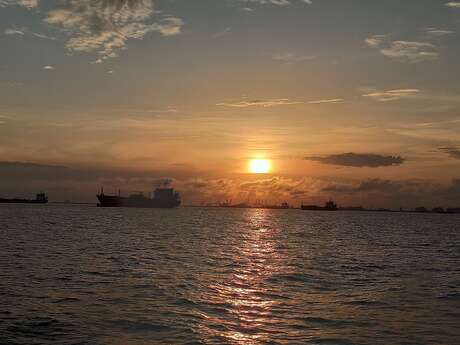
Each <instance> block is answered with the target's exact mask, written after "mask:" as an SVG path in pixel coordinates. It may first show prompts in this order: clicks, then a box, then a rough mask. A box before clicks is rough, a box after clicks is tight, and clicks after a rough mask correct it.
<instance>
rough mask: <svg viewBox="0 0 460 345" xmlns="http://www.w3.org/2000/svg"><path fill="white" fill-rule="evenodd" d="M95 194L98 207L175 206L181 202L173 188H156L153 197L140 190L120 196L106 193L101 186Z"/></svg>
mask: <svg viewBox="0 0 460 345" xmlns="http://www.w3.org/2000/svg"><path fill="white" fill-rule="evenodd" d="M96 196H97V199H98V200H99V203H98V204H97V206H98V207H134V208H175V207H179V205H180V204H181V200H180V196H179V193H177V192H175V191H174V189H173V188H156V189H155V190H154V191H153V198H148V197H145V196H144V194H143V193H142V192H140V193H137V194H131V195H130V196H129V197H122V196H121V195H120V192H118V195H108V194H105V193H104V189H103V188H101V192H100V194H98V195H96Z"/></svg>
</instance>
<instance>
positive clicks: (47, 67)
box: [43, 65, 54, 71]
mask: <svg viewBox="0 0 460 345" xmlns="http://www.w3.org/2000/svg"><path fill="white" fill-rule="evenodd" d="M43 69H46V70H48V71H51V70H53V69H54V67H53V66H50V65H46V66H43Z"/></svg>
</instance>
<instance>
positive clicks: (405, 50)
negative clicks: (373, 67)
mask: <svg viewBox="0 0 460 345" xmlns="http://www.w3.org/2000/svg"><path fill="white" fill-rule="evenodd" d="M365 42H366V44H367V45H368V46H370V47H372V48H375V49H379V51H380V53H381V54H382V55H384V56H386V57H388V58H392V59H397V60H399V61H402V62H407V63H418V62H423V61H430V60H436V59H438V58H439V53H438V51H437V47H436V46H435V45H434V44H431V43H427V42H416V41H392V40H390V39H389V38H388V36H387V35H373V36H370V37H368V38H366V39H365Z"/></svg>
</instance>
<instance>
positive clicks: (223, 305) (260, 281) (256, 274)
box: [199, 209, 286, 344]
mask: <svg viewBox="0 0 460 345" xmlns="http://www.w3.org/2000/svg"><path fill="white" fill-rule="evenodd" d="M242 224H245V225H244V227H242V228H240V229H236V230H235V231H238V232H239V233H240V241H239V242H238V243H237V244H236V245H235V246H234V247H233V248H229V251H231V252H232V258H233V263H234V265H233V270H232V272H231V273H229V274H228V275H227V276H226V277H225V278H224V279H221V280H220V281H218V282H216V283H213V284H211V286H210V289H211V290H212V291H213V298H214V300H213V301H211V302H212V303H213V304H214V305H215V306H216V307H218V309H217V310H218V312H216V311H215V310H214V311H210V312H209V313H207V315H206V325H207V326H205V325H204V324H202V325H201V326H200V329H199V333H200V334H202V335H203V336H204V337H205V338H207V339H219V340H220V341H223V342H225V343H230V344H259V343H261V342H263V341H265V340H268V338H269V337H268V335H269V334H271V333H273V330H274V326H275V325H277V324H278V323H279V321H280V320H279V319H278V318H277V317H276V316H275V315H274V314H273V310H274V309H278V310H279V309H282V304H283V301H282V298H277V297H280V296H279V295H277V292H276V291H270V288H269V287H268V286H269V284H267V280H268V279H270V277H272V276H274V275H275V274H280V273H282V272H283V270H284V267H285V262H286V258H285V257H284V256H283V254H282V253H280V251H279V250H278V242H277V239H276V237H277V235H278V232H279V231H280V229H279V228H277V227H276V225H275V224H273V219H272V218H271V215H270V210H263V209H248V210H247V211H246V213H245V215H244V222H242ZM209 325H212V326H209Z"/></svg>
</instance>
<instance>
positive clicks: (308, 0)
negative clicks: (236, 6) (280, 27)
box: [243, 0, 313, 6]
mask: <svg viewBox="0 0 460 345" xmlns="http://www.w3.org/2000/svg"><path fill="white" fill-rule="evenodd" d="M243 1H245V2H248V3H256V4H260V5H267V4H271V5H277V6H287V5H290V4H291V3H292V1H291V0H243ZM300 2H303V3H305V4H307V5H311V4H313V1H312V0H300Z"/></svg>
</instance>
